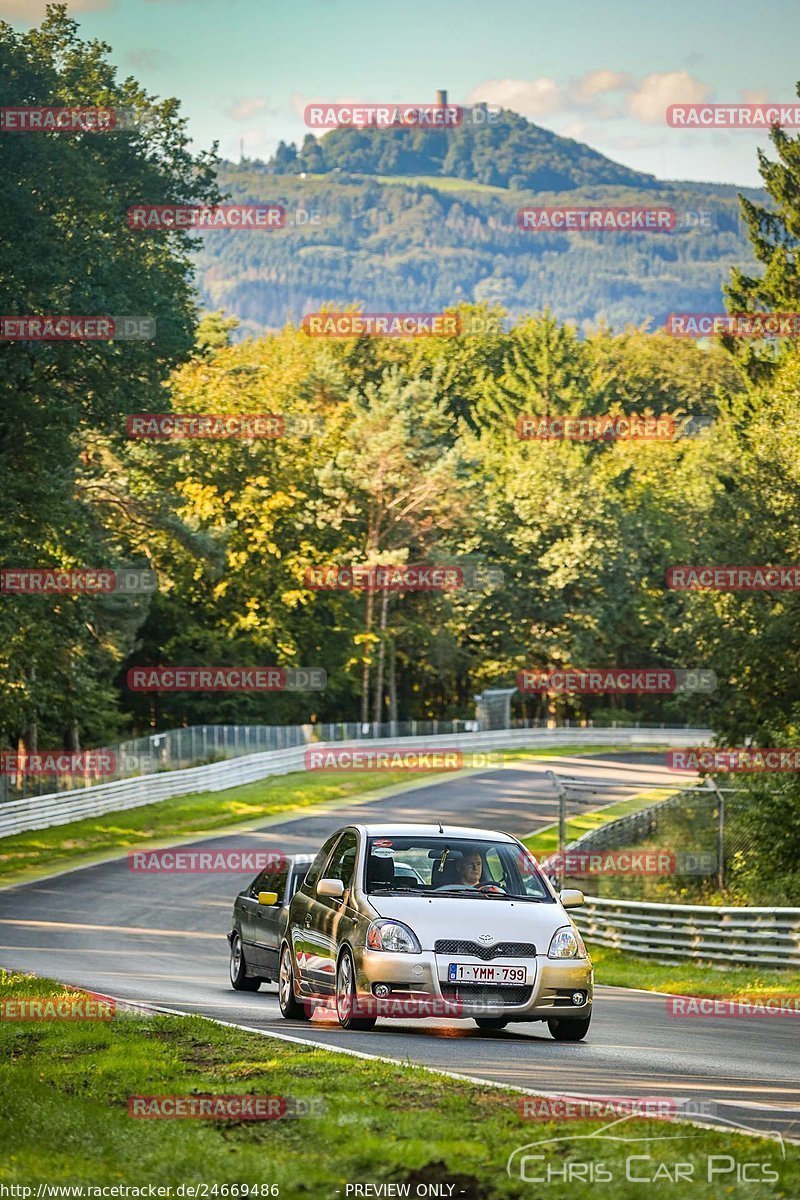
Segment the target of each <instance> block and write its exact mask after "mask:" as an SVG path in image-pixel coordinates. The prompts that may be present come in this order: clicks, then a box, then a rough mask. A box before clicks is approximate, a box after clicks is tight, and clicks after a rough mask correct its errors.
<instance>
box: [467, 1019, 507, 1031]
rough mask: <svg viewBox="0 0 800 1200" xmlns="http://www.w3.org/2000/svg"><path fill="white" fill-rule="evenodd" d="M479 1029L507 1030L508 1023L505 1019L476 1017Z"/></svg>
mask: <svg viewBox="0 0 800 1200" xmlns="http://www.w3.org/2000/svg"><path fill="white" fill-rule="evenodd" d="M475 1024H476V1025H477V1026H478V1029H505V1027H506V1025H507V1024H508V1021H507V1020H506V1018H505V1017H476V1018H475Z"/></svg>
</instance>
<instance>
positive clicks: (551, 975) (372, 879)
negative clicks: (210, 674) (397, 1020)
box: [279, 824, 593, 1042]
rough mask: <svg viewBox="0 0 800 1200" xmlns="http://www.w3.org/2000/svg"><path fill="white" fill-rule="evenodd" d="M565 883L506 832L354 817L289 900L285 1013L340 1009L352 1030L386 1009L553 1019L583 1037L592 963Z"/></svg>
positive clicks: (555, 1026) (498, 1023)
mask: <svg viewBox="0 0 800 1200" xmlns="http://www.w3.org/2000/svg"><path fill="white" fill-rule="evenodd" d="M582 903H583V895H582V893H581V892H578V891H564V892H561V893H560V895H559V894H558V893H557V892H556V891H555V890H554V888H553V886H552V884H551V883H550V881H549V879H547V878H546V876H545V875H544V874H543V873H542V871H540V869H539V867H538V865H537V863H536V860H535V859H534V858H533V857H532V855H531V854H530V852H529V851H528V850H526V849H525V847H524V846H523V845H522V844H521V843H520V842H518V841H517V840H516V838H513V837H510V836H509V835H508V834H505V833H495V832H493V831H491V830H487V829H462V828H460V827H457V826H445V827H442V826H441V825H399V824H392V825H388V824H387V825H348V826H347V827H346V828H344V829H340V830H338V831H337V832H336V833H335V834H334V835H333V836H332V837H330V838H329V839H328V841H327V842H326V843H325V845H324V846H323V847H322V849H321V850H320V852H319V854H318V855H317V857H316V858H315V859H314V862H313V863H312V865H311V868H310V869H309V871H308V874H307V875H306V878H305V882H304V883H303V884H302V886H301V887H300V888H299V890H298V891H297V893H296V894H295V896H294V897H293V899H292V902H291V904H290V906H289V914H288V923H287V927H286V932H285V934H284V939H283V942H282V944H281V951H280V966H279V1000H280V1006H281V1012H282V1013H283V1015H284V1017H288V1018H294V1019H297V1020H307V1019H308V1018H309V1017H310V1016H311V1014H312V1013H313V1012H314V1010H315V1009H316V1008H319V1007H320V1006H321V1007H328V1008H335V1010H336V1014H337V1017H338V1020H339V1023H340V1024H341V1025H342V1026H343V1027H344V1028H345V1029H371V1028H372V1027H373V1025H374V1024H375V1021H376V1019H377V1018H378V1017H379V1016H387V1017H404V1016H415V1015H416V1016H445V1017H448V1016H449V1017H459V1018H463V1017H471V1018H474V1020H475V1021H476V1023H477V1024H478V1025H479V1026H480V1027H481V1028H482V1029H502V1028H503V1027H504V1026H505V1025H507V1024H508V1023H509V1021H514V1022H519V1021H547V1023H548V1026H549V1029H550V1032H551V1034H552V1035H553V1037H554V1038H556V1039H557V1040H559V1041H570V1042H575V1041H580V1039H581V1038H583V1037H584V1036H585V1035H586V1032H587V1030H588V1028H589V1022H590V1020H591V1015H592V987H593V976H592V964H591V960H590V958H589V956H588V954H587V952H586V947H585V946H584V944H583V941H582V939H581V935H580V934H579V932H578V930H577V929H576V928H575V926H574V925H573V924H572V922H571V921H570V919H569V917H568V915H567V913H566V911H565V910H566V909H567V908H573V907H576V906H577V905H580V904H582Z"/></svg>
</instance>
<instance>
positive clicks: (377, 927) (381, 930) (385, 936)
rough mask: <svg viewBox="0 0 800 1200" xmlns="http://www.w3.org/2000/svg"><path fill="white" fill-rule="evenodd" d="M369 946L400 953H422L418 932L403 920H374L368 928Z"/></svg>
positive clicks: (374, 948) (372, 948)
mask: <svg viewBox="0 0 800 1200" xmlns="http://www.w3.org/2000/svg"><path fill="white" fill-rule="evenodd" d="M367 946H368V947H369V949H370V950H392V951H393V952H394V953H400V954H421V953H422V946H420V944H419V941H418V939H417V936H416V934H415V933H414V932H413V930H411V929H409V928H408V926H407V925H403V923H402V922H401V921H373V922H372V924H371V925H370V927H369V929H368V930H367Z"/></svg>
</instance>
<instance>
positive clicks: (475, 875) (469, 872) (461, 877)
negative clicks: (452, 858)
mask: <svg viewBox="0 0 800 1200" xmlns="http://www.w3.org/2000/svg"><path fill="white" fill-rule="evenodd" d="M482 874H483V859H482V858H481V854H480V851H479V850H465V851H464V853H463V854H462V856H461V858H460V859H458V861H457V862H456V879H455V882H456V883H461V884H463V885H464V886H465V887H477V886H478V885H479V883H480V881H481V875H482Z"/></svg>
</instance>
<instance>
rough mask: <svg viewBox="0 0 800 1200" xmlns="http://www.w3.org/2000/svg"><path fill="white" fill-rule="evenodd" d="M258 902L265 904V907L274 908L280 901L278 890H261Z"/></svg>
mask: <svg viewBox="0 0 800 1200" xmlns="http://www.w3.org/2000/svg"><path fill="white" fill-rule="evenodd" d="M258 903H259V904H263V905H264V907H265V908H273V907H274V906H275V905H276V904H277V903H278V893H277V892H259V893H258Z"/></svg>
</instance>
